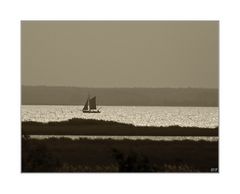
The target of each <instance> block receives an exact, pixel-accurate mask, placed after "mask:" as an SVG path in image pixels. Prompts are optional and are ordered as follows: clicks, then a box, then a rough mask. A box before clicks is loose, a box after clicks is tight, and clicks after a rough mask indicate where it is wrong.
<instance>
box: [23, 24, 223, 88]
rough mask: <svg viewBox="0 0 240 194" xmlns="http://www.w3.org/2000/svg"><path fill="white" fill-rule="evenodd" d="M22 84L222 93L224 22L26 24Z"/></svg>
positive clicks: (24, 27) (24, 25)
mask: <svg viewBox="0 0 240 194" xmlns="http://www.w3.org/2000/svg"><path fill="white" fill-rule="evenodd" d="M21 28H22V29H21V30H22V32H21V36H22V43H21V45H22V50H21V52H22V53H21V54H22V61H21V65H22V84H23V85H46V86H80V87H81V86H86V87H205V88H218V46H219V45H218V44H219V43H218V22H216V21H211V22H207V21H204V22H199V21H198V22H197V21H188V22H179V21H175V22H173V21H172V22H169V21H155V22H151V21H146V22H143V21H128V22H127V21H124V22H123V21H121V22H117V21H111V22H109V21H108V22H106V21H101V22H99V21H91V22H89V21H75V22H69V21H64V22H63V21H58V22H56V21H48V22H46V21H45V22H39V21H31V22H30V21H24V22H22V26H21Z"/></svg>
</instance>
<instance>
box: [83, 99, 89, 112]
mask: <svg viewBox="0 0 240 194" xmlns="http://www.w3.org/2000/svg"><path fill="white" fill-rule="evenodd" d="M83 110H88V99H87V101H86V103H85V105H84V107H83Z"/></svg>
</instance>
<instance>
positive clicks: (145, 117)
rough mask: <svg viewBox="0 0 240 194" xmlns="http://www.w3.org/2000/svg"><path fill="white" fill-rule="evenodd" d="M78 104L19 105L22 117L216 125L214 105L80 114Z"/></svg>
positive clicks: (112, 108) (122, 108) (120, 108)
mask: <svg viewBox="0 0 240 194" xmlns="http://www.w3.org/2000/svg"><path fill="white" fill-rule="evenodd" d="M82 108H83V106H45V105H44V106H42V105H36V106H35V105H34V106H32V105H23V106H22V121H39V122H49V121H63V120H68V119H71V118H84V119H97V120H106V121H117V122H121V123H130V124H133V125H136V126H171V125H179V126H184V127H187V126H194V127H205V128H214V127H217V126H218V107H161V106H154V107H147V106H102V108H101V113H99V114H86V113H85V114H84V113H82V111H81V110H82Z"/></svg>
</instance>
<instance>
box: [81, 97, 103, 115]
mask: <svg viewBox="0 0 240 194" xmlns="http://www.w3.org/2000/svg"><path fill="white" fill-rule="evenodd" d="M82 111H83V113H100V108H99V109H97V105H96V96H94V97H92V98H90V97H89V96H88V98H87V101H86V103H85V105H84V107H83V109H82Z"/></svg>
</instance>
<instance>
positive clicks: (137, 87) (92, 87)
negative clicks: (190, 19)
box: [21, 84, 219, 89]
mask: <svg viewBox="0 0 240 194" xmlns="http://www.w3.org/2000/svg"><path fill="white" fill-rule="evenodd" d="M21 87H62V88H90V89H103V88H104V89H122V88H124V89H131V88H132V89H135V88H136V89H146V88H147V89H219V87H215V88H214V87H191V86H186V87H143V86H132V87H126V86H115V87H114V86H111V87H108V86H99V87H96V86H95V87H94V86H64V85H24V84H21Z"/></svg>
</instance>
